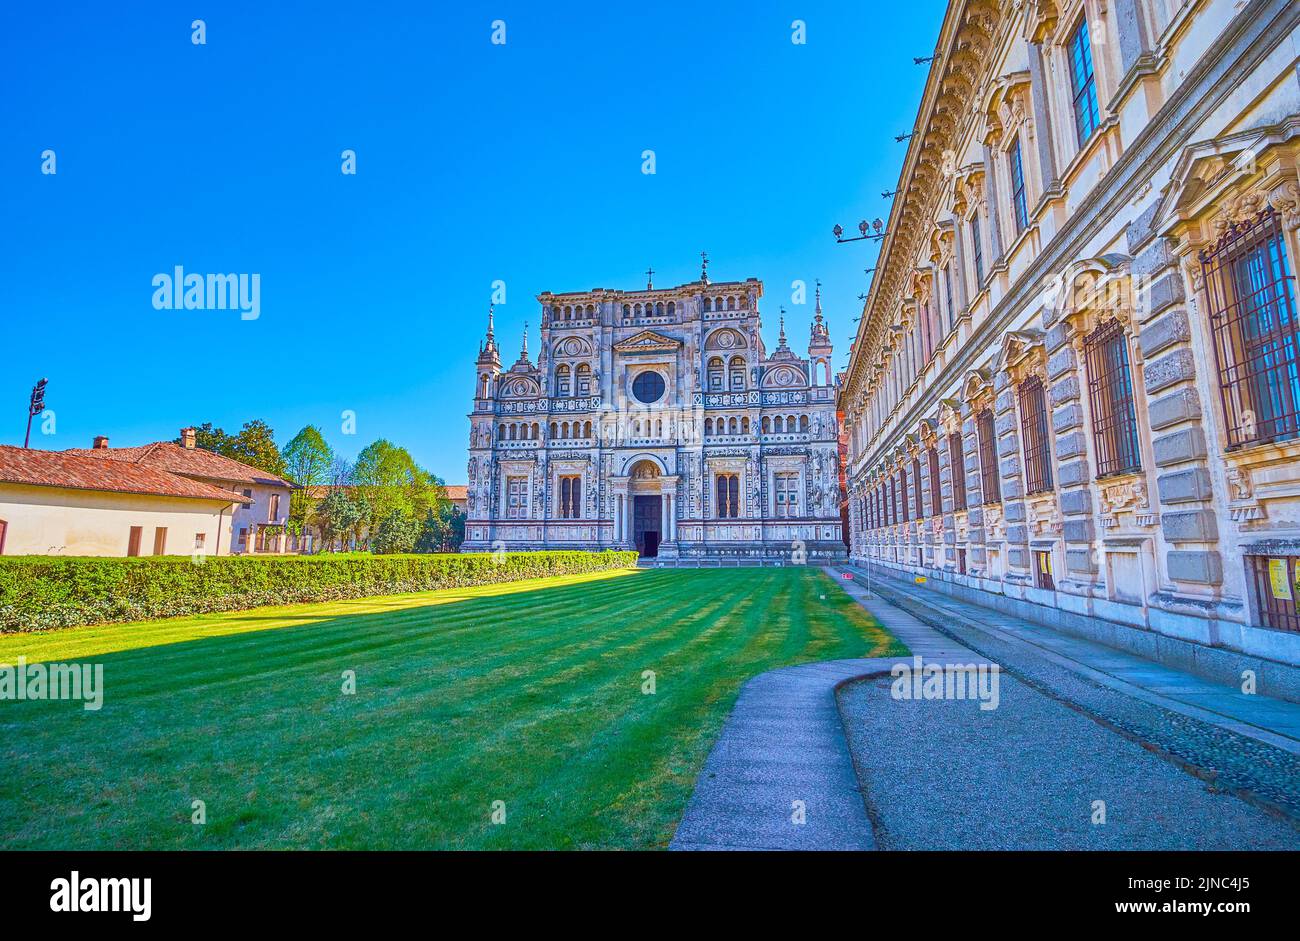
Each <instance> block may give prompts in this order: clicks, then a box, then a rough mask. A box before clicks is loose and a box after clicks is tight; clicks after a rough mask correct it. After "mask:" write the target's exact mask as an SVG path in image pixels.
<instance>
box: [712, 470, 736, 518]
mask: <svg viewBox="0 0 1300 941" xmlns="http://www.w3.org/2000/svg"><path fill="white" fill-rule="evenodd" d="M716 486H717V497H718V518H719V519H736V518H737V517H738V516H740V477H739V475H737V474H719V475H718V476H717V480H716Z"/></svg>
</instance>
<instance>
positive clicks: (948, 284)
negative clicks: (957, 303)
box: [943, 264, 957, 330]
mask: <svg viewBox="0 0 1300 941" xmlns="http://www.w3.org/2000/svg"><path fill="white" fill-rule="evenodd" d="M943 289H944V293H945V294H946V299H947V301H948V329H949V330H951V329H952V327H953V324H955V323H956V322H957V310H956V308H955V307H953V306H952V265H951V264H947V265H944V266H943Z"/></svg>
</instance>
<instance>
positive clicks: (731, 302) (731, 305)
mask: <svg viewBox="0 0 1300 941" xmlns="http://www.w3.org/2000/svg"><path fill="white" fill-rule="evenodd" d="M735 309H736V299H735V298H734V297H729V298H727V310H735Z"/></svg>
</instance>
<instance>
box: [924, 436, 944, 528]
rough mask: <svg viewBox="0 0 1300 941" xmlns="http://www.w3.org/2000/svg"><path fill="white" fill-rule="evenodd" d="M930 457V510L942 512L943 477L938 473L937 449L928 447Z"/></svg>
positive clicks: (933, 512) (936, 512) (937, 513)
mask: <svg viewBox="0 0 1300 941" xmlns="http://www.w3.org/2000/svg"><path fill="white" fill-rule="evenodd" d="M927 451H928V453H929V457H930V512H931V513H932V514H934V515H935V516H940V515H942V514H943V479H942V478H941V477H940V475H939V449H938V448H928V449H927Z"/></svg>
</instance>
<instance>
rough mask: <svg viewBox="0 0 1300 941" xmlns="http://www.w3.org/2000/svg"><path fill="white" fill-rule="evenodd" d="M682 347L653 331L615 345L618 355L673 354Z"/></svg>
mask: <svg viewBox="0 0 1300 941" xmlns="http://www.w3.org/2000/svg"><path fill="white" fill-rule="evenodd" d="M733 332H734V331H733ZM681 345H682V344H681V341H680V340H674V339H673V338H672V337H666V336H664V335H663V334H662V333H655V332H654V331H653V330H643V331H641V332H640V333H638V334H637V335H636V336H632V337H628V338H627V339H626V340H623V341H621V342H619V343H615V344H614V350H615V352H618V353H671V352H673V351H675V350H677V349H679V348H680V347H681Z"/></svg>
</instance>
